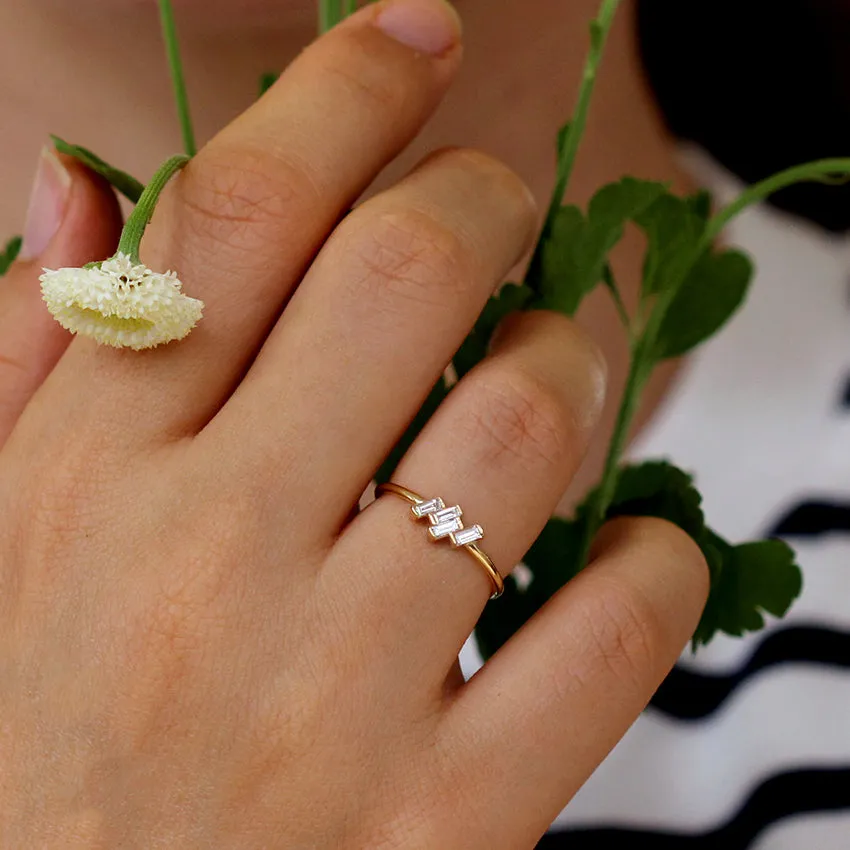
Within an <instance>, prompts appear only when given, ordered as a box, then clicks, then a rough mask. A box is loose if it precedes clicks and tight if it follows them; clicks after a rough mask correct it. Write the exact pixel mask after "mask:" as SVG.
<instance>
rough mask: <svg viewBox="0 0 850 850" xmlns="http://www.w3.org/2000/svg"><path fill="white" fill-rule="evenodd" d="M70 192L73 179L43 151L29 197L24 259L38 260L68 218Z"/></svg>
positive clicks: (55, 159)
mask: <svg viewBox="0 0 850 850" xmlns="http://www.w3.org/2000/svg"><path fill="white" fill-rule="evenodd" d="M70 192H71V175H70V174H69V173H68V171H67V169H66V168H65V166H64V165H62V163H61V162H60V161H59V158H58V157H57V156H56V154H55V153H54V152H53V151H52V150H51V149H50V148H48V147H44V148H42V150H41V156H40V157H39V160H38V169H37V171H36V173H35V182H34V183H33V187H32V193H31V194H30V203H29V208H28V210H27V220H26V225H25V227H24V244H23V245H22V246H21V259H24V260H31V259H33V258H34V257H37V256H38V255H39V254H41V252H42V251H44V249H45V248H46V247H47V246H48V245H49V244H50V240H51V239H53V237H54V236H55V235H56V231H57V230H59V225H61V224H62V219H63V218H64V217H65V208H66V207H67V205H68V196H69V195H70Z"/></svg>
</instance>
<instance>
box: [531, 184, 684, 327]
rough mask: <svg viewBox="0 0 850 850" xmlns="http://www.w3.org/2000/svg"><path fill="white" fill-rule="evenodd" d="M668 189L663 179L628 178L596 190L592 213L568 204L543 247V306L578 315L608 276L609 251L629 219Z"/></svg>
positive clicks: (559, 214)
mask: <svg viewBox="0 0 850 850" xmlns="http://www.w3.org/2000/svg"><path fill="white" fill-rule="evenodd" d="M666 190H667V187H666V186H665V185H664V184H663V183H656V182H654V181H648V180H637V179H635V178H634V177H625V178H623V179H622V180H620V181H618V182H617V183H611V184H610V185H608V186H603V187H602V188H601V189H600V190H599V191H598V192H597V193H596V195H595V196H594V197H593V199H592V200H591V201H590V204H589V206H588V212H587V218H585V217H584V215H583V214H582V212H581V210H580V209H579V208H578V207H575V206H566V207H562V208H561V210H560V211H559V213H558V216H557V218H556V219H555V222H554V225H553V227H552V231H551V233H550V234H549V236H548V238H547V239H546V242H545V244H544V246H543V259H542V269H543V273H542V281H541V294H542V299H541V306H543V307H546V308H549V309H553V310H558V311H560V312H562V313H565V314H566V315H568V316H572V315H574V314H575V312H576V310H577V309H578V307H579V305H580V304H581V301H582V299H583V298H584V297H585V295H587V294H588V293H589V292H591V290H592V289H593V288H594V287H595V286H596V284H597V283H599V281H600V280H602V279H603V277H604V270H605V266H606V263H607V259H608V254H609V253H610V252H611V250H612V249H613V248H614V246H615V245H616V244H617V243H618V242H619V241H620V239H622V238H623V233H624V230H625V226H626V222H628V221H629V220H631V219H634V218H635V217H636V216H638V215H640V214H641V213H642V212H644V211H645V210H646V209H647V208H648V207H650V206H651V205H652V204H653V203H654V202H655V201H656V200H657V199H658V198H659V197H660V196H662V195H663V194H664V193H665V192H666Z"/></svg>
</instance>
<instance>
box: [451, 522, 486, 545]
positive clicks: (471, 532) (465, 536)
mask: <svg viewBox="0 0 850 850" xmlns="http://www.w3.org/2000/svg"><path fill="white" fill-rule="evenodd" d="M483 536H484V529H483V528H482V527H481V526H480V525H471V526H469V528H462V529H461V530H460V531H457V532H455V533H454V534H452V535H451V538H452V543H453V544H454V545H455V546H468V545H469V544H470V543H475V541H476V540H480V539H481V538H482V537H483Z"/></svg>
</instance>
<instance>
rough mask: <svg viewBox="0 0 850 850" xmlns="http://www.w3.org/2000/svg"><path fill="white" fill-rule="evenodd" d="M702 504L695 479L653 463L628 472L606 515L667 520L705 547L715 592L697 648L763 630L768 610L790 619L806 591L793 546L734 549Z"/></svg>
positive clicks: (697, 637)
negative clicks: (716, 529)
mask: <svg viewBox="0 0 850 850" xmlns="http://www.w3.org/2000/svg"><path fill="white" fill-rule="evenodd" d="M701 502H702V497H701V496H700V494H699V492H698V491H697V489H696V487H695V486H694V483H693V478H692V477H691V476H690V475H688V474H687V473H686V472H683V471H682V470H680V469H678V468H677V467H675V466H673V465H672V464H670V463H668V462H666V461H648V462H646V463H643V464H639V465H635V466H627V467H624V468H623V470H622V471H621V473H620V477H619V479H618V483H617V491H616V495H615V497H614V501H613V503H612V506H611V509H610V510H609V511H608V514H607V515H606V519H611V518H613V517H615V516H654V517H659V518H661V519H666V520H668V521H669V522H672V523H674V524H675V525H678V526H679V528H681V529H682V530H684V531H685V532H687V533H688V534H689V535H690V536H691V538H692V539H693V540H694V541H695V542H696V543H697V544H698V545H699V547H700V549H701V550H702V553H703V555H704V556H705V558H706V561H707V562H708V566H709V572H710V575H711V591H710V594H709V599H708V602H707V604H706V607H705V610H704V612H703V615H702V618H701V620H700V623H699V626H698V628H697V630H696V632H695V633H694V637H693V646H694V648H696V647H697V646H699V645H703V644H706V643H708V642H709V641H710V640H711V639H712V638H713V637H714V636H715V635H716V634H717V633H718V632H725V633H726V634H728V635H733V636H735V637H739V636H740V635H742V634H744V633H745V632H748V631H756V630H758V629H761V628H762V627H763V626H764V616H763V614H762V612H763V611H766V612H767V613H770V614H773V615H775V616H777V617H782V616H784V615H785V614H786V613H787V611H788V609H789V608H790V606H791V604H792V603H793V601H794V600H795V599H796V598H797V596H799V594H800V590H801V588H802V574H801V572H800V569H799V567H798V566H797V565H796V563H795V562H794V552H793V550H792V549H791V548H790V547H789V546H788V545H787V544H785V543H783V542H781V541H779V540H767V541H760V542H755V543H744V544H741V545H738V546H733V545H732V544H730V543H728V542H727V541H725V540H724V539H723V538H722V537H720V535H718V534H717V533H716V532H714V531H712V530H711V529H710V528H709V527H707V526H706V525H705V519H704V516H703V512H702V507H701ZM585 510H586V508H585V507H583V508H582V509H580V513H582V512H583V511H585Z"/></svg>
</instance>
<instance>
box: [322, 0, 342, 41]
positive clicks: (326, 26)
mask: <svg viewBox="0 0 850 850" xmlns="http://www.w3.org/2000/svg"><path fill="white" fill-rule="evenodd" d="M340 20H341V12H340V0H319V35H324V34H325V33H326V32H327V31H328V30H330V29H333V28H334V27H335V26H336V25H337V24H338V23H339V22H340Z"/></svg>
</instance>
